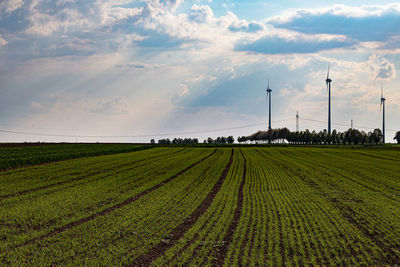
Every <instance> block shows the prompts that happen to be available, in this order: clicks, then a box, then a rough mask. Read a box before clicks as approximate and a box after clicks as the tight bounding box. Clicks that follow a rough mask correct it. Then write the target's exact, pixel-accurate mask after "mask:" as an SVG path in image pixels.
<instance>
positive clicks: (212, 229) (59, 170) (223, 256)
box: [0, 147, 400, 266]
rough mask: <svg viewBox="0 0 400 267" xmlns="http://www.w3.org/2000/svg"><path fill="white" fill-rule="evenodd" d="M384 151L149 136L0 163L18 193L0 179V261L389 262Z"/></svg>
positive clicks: (393, 187) (391, 186)
mask: <svg viewBox="0 0 400 267" xmlns="http://www.w3.org/2000/svg"><path fill="white" fill-rule="evenodd" d="M396 153H398V152H397V151H394V150H393V151H392V150H387V151H386V150H385V151H381V150H379V151H374V150H367V149H354V150H353V149H339V148H324V149H321V148H313V147H309V148H307V147H296V148H294V147H267V148H262V147H249V148H244V147H240V148H233V149H232V148H192V149H190V148H184V150H183V151H182V148H156V149H152V150H147V151H141V152H134V153H129V154H121V155H113V156H102V157H98V158H96V159H91V158H87V159H80V160H76V161H75V160H73V161H68V162H58V163H54V164H50V165H48V166H39V167H31V168H30V169H32V170H31V172H29V171H28V170H27V171H26V173H25V171H24V170H16V171H10V172H5V173H3V174H2V175H1V176H0V185H1V184H2V183H3V182H4V185H5V182H11V183H12V181H14V180H15V183H17V185H19V184H21V185H25V186H24V187H23V188H22V189H20V190H24V191H22V192H26V193H23V194H21V193H20V192H21V191H18V189H17V187H16V186H15V185H14V186H12V185H10V186H9V187H7V186H6V185H5V186H6V190H3V191H0V192H1V193H2V194H3V196H4V195H7V194H8V195H10V196H9V197H7V198H3V199H0V207H1V208H2V209H1V211H0V212H1V214H0V215H1V216H0V225H1V228H0V250H1V253H0V263H2V264H13V265H26V264H30V265H66V264H70V265H98V264H102V265H121V264H122V265H134V266H148V265H154V266H166V265H171V266H176V265H198V266H204V265H206V266H207V265H212V266H222V265H224V266H232V265H238V266H242V265H246V266H255V265H259V266H271V265H273V266H276V265H317V266H321V265H346V266H348V265H351V266H352V265H395V264H397V263H399V262H400V235H399V234H398V229H400V219H399V216H398V214H399V212H400V195H399V194H398V192H399V191H398V190H399V188H400V179H399V178H400V174H399V173H400V167H399V166H400V164H398V163H399V161H400V159H399V158H397V157H396ZM375 154H376V155H377V157H376V158H374V157H373V155H375ZM146 159H152V160H146ZM102 170H103V171H102ZM49 172H52V173H53V174H49ZM29 173H31V174H33V175H32V177H30V175H29ZM86 174H87V175H86ZM53 175H54V177H53ZM82 175H83V176H82ZM42 176H43V177H44V179H43V181H41V179H40V177H42ZM80 177H83V178H80ZM18 178H20V179H21V180H20V181H18ZM49 185H51V186H49ZM38 186H39V187H38ZM46 186H48V187H46ZM35 188H36V189H37V190H36V189H35ZM31 189H32V190H31ZM33 189H35V190H33ZM29 190H31V191H29ZM11 195H12V196H11Z"/></svg>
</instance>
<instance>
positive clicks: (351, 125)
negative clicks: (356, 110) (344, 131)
mask: <svg viewBox="0 0 400 267" xmlns="http://www.w3.org/2000/svg"><path fill="white" fill-rule="evenodd" d="M351 129H353V120H351Z"/></svg>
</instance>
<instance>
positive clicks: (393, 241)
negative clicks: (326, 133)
mask: <svg viewBox="0 0 400 267" xmlns="http://www.w3.org/2000/svg"><path fill="white" fill-rule="evenodd" d="M282 152H283V153H282ZM318 152H319V153H314V154H313V153H311V154H310V150H309V149H308V150H305V151H302V150H291V149H287V150H286V151H283V150H275V151H274V150H270V154H271V157H270V158H271V160H273V161H274V162H275V164H276V165H278V166H280V167H281V168H282V169H286V170H287V171H288V173H289V174H291V175H293V176H297V177H299V178H300V179H301V180H302V181H303V182H304V183H306V184H307V185H308V186H309V187H311V188H313V189H314V191H315V192H317V194H318V197H319V198H322V199H323V200H324V202H326V205H327V206H330V207H332V208H333V209H334V211H335V212H336V214H337V215H336V216H335V219H336V220H341V222H340V224H339V225H341V227H342V229H346V228H348V229H349V230H351V232H353V233H356V236H357V238H356V239H355V240H351V239H352V238H350V237H351V236H352V235H351V234H349V233H347V234H344V235H343V237H344V238H346V239H348V241H347V242H346V246H347V247H348V248H349V249H351V250H352V251H353V252H352V255H353V254H354V255H356V254H360V253H361V255H358V256H357V257H354V256H353V259H354V263H360V262H361V263H369V264H394V263H397V262H399V261H400V253H399V248H400V246H399V244H400V243H399V239H400V237H399V235H398V234H397V233H396V232H397V230H395V229H398V227H399V226H400V225H399V218H398V216H397V215H396V214H398V213H399V212H400V205H399V200H400V199H399V198H398V197H397V199H396V197H395V196H393V195H389V194H390V192H389V191H391V190H389V189H387V191H384V189H383V188H384V187H385V186H384V185H388V184H390V182H391V181H392V180H393V178H394V177H397V179H398V178H399V174H398V173H396V172H393V173H391V175H389V176H385V174H384V172H383V173H381V174H380V175H379V174H378V175H377V176H376V179H379V180H380V184H379V186H380V188H379V190H378V189H377V188H376V186H375V185H374V183H373V180H372V179H373V177H371V171H372V169H371V168H370V167H371V166H374V165H375V163H374V162H375V161H376V160H374V159H373V158H361V160H360V158H359V159H357V160H352V159H351V155H348V156H347V157H345V154H340V158H341V159H340V160H337V159H336V160H335V159H334V158H332V152H331V151H329V150H324V151H318ZM342 153H346V152H344V151H342ZM348 153H352V152H348ZM342 157H343V158H342ZM357 161H359V162H358V164H357ZM361 162H363V163H364V164H361ZM381 164H383V163H382V162H381ZM378 165H379V163H378ZM366 166H369V167H368V168H367V167H366ZM396 167H397V166H394V165H393V166H390V165H389V166H387V167H386V168H383V169H384V170H385V171H392V168H396ZM397 188H399V187H397ZM365 240H366V242H365ZM362 255H363V256H362ZM342 258H343V257H342Z"/></svg>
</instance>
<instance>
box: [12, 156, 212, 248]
mask: <svg viewBox="0 0 400 267" xmlns="http://www.w3.org/2000/svg"><path fill="white" fill-rule="evenodd" d="M216 152H217V149H215V150H214V151H213V152H212V153H211V154H209V155H208V156H206V157H204V158H202V159H201V160H199V161H197V162H195V163H193V164H192V165H190V166H189V167H186V168H185V169H183V170H182V171H180V172H178V173H177V174H175V175H173V176H171V177H169V178H168V179H166V180H164V181H163V182H161V183H159V184H156V185H155V186H153V187H151V188H149V189H147V190H145V191H143V192H141V193H139V194H138V195H136V196H133V197H131V198H128V199H126V200H125V201H123V202H121V203H119V204H116V205H114V206H111V207H109V208H106V209H104V210H102V211H100V212H98V213H95V214H92V215H91V216H89V217H86V218H83V219H80V220H78V221H74V222H71V223H69V224H67V225H65V226H63V227H60V228H57V229H55V230H53V231H51V232H49V233H47V234H45V235H42V236H39V237H36V238H33V239H31V240H28V241H26V242H25V243H23V244H21V245H19V246H17V247H15V248H19V247H24V246H27V245H31V244H33V243H36V242H39V241H41V240H44V239H47V238H49V237H52V236H54V235H57V234H60V233H62V232H65V231H67V230H70V229H72V228H74V227H77V226H79V225H81V224H84V223H86V222H89V221H91V220H93V219H96V218H98V217H101V216H104V215H106V214H108V213H110V212H112V211H114V210H116V209H120V208H122V207H124V206H126V205H129V204H131V203H133V202H135V201H137V200H138V199H139V198H141V197H143V196H145V195H147V194H149V193H151V192H152V191H154V190H156V189H158V188H160V187H161V186H163V185H164V184H166V183H169V182H170V181H172V180H173V179H175V178H177V177H178V176H180V175H182V174H183V173H185V172H187V171H188V170H190V169H191V168H193V167H194V166H196V165H198V164H200V163H201V162H203V161H204V160H206V159H208V158H210V157H211V156H212V155H214V154H215V153H216Z"/></svg>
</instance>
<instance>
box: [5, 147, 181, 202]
mask: <svg viewBox="0 0 400 267" xmlns="http://www.w3.org/2000/svg"><path fill="white" fill-rule="evenodd" d="M181 151H183V149H181V150H178V151H174V152H172V153H168V154H165V155H158V156H154V157H150V158H146V159H141V160H137V161H132V162H128V163H125V164H121V165H117V166H113V167H112V168H108V169H102V170H99V171H96V172H93V173H91V174H89V175H85V176H79V177H75V178H72V179H69V180H66V181H60V182H57V183H54V184H48V185H44V186H40V187H36V188H32V189H27V190H23V191H20V192H15V193H12V194H8V195H3V196H0V200H3V199H7V198H12V197H17V196H21V195H25V194H29V193H33V192H37V191H39V190H44V189H48V188H51V187H56V186H60V185H64V184H68V183H72V182H76V181H79V180H83V179H86V178H88V177H90V176H94V175H97V174H100V173H103V172H106V171H111V170H115V169H118V168H121V167H125V166H129V165H131V164H135V163H138V162H142V161H149V160H153V159H157V158H162V157H166V156H170V155H172V154H176V153H179V152H181ZM52 163H53V162H52ZM144 165H146V164H144ZM36 166H37V165H36ZM141 166H143V165H140V166H135V168H137V167H141ZM124 171H126V170H124ZM117 173H118V172H117ZM103 178H104V177H103Z"/></svg>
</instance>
